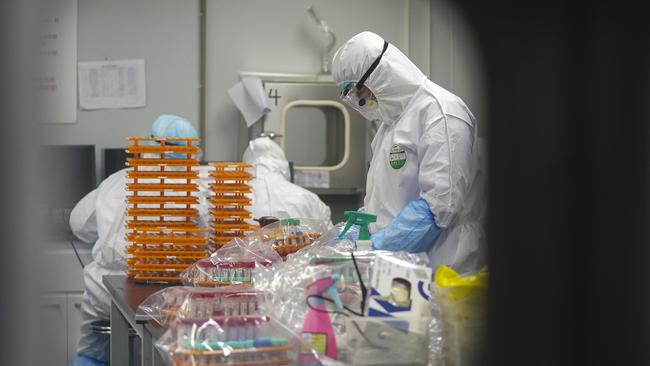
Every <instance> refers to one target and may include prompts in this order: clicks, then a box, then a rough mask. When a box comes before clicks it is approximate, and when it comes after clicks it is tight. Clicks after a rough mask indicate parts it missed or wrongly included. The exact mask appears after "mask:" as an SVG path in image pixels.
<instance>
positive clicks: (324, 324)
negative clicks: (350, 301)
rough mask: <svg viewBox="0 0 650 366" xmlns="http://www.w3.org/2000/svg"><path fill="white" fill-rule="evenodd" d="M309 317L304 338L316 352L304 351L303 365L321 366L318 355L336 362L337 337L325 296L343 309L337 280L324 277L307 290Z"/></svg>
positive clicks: (306, 318) (303, 332)
mask: <svg viewBox="0 0 650 366" xmlns="http://www.w3.org/2000/svg"><path fill="white" fill-rule="evenodd" d="M306 290H307V296H308V297H307V303H308V304H309V306H308V307H307V316H305V321H304V322H303V325H302V338H303V340H304V341H305V343H307V344H308V345H310V346H311V348H312V349H313V350H314V351H315V352H316V354H314V353H312V352H311V351H310V350H307V349H304V348H303V349H302V350H301V352H300V364H301V365H320V362H319V361H318V359H317V355H325V356H327V357H329V358H331V359H333V360H336V335H335V334H334V327H333V326H332V320H331V319H330V315H329V313H328V312H327V306H326V305H325V300H324V299H323V294H325V293H327V294H328V295H329V298H330V299H331V300H332V301H334V304H335V305H336V308H337V310H342V309H343V304H342V303H341V299H340V298H339V295H338V292H337V290H336V280H335V279H333V278H332V277H330V276H327V277H323V278H321V279H318V280H316V281H314V282H312V283H310V284H309V285H308V286H307V288H306Z"/></svg>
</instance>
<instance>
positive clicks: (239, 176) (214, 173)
mask: <svg viewBox="0 0 650 366" xmlns="http://www.w3.org/2000/svg"><path fill="white" fill-rule="evenodd" d="M210 176H211V177H213V178H215V179H226V180H240V181H241V180H243V181H246V180H251V179H252V178H253V174H251V173H249V172H247V171H245V170H219V169H215V170H211V171H210Z"/></svg>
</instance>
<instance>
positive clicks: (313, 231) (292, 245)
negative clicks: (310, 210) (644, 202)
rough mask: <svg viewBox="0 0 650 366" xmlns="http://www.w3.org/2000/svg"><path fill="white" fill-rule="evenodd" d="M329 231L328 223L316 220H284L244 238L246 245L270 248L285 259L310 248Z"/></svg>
mask: <svg viewBox="0 0 650 366" xmlns="http://www.w3.org/2000/svg"><path fill="white" fill-rule="evenodd" d="M326 231H327V223H325V222H323V221H321V220H314V219H302V218H301V219H298V218H292V219H284V220H280V221H276V222H274V223H272V224H269V225H267V226H264V227H263V228H261V229H259V230H257V231H256V232H254V233H252V234H250V235H248V236H247V237H245V238H243V241H244V243H246V245H249V246H250V245H261V244H264V245H266V246H270V247H272V248H273V249H275V251H276V252H277V253H278V254H279V255H280V256H281V257H282V258H285V257H286V256H287V255H289V254H291V253H295V252H297V251H298V250H300V249H302V248H305V247H308V246H309V245H311V244H313V243H314V242H316V241H317V240H318V239H319V238H320V237H321V236H322V234H323V233H324V232H326Z"/></svg>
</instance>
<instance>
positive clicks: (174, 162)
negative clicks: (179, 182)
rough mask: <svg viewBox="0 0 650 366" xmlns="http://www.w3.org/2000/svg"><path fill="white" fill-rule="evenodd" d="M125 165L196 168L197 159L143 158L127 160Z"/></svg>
mask: <svg viewBox="0 0 650 366" xmlns="http://www.w3.org/2000/svg"><path fill="white" fill-rule="evenodd" d="M126 165H128V166H133V167H137V166H165V165H169V166H197V165H199V161H198V160H197V159H164V158H162V159H144V158H127V159H126Z"/></svg>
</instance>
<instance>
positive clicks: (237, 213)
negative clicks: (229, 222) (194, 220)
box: [210, 208, 251, 219]
mask: <svg viewBox="0 0 650 366" xmlns="http://www.w3.org/2000/svg"><path fill="white" fill-rule="evenodd" d="M210 214H211V215H212V218H215V219H217V218H229V217H230V218H238V219H248V218H250V217H251V213H250V212H249V211H247V210H244V209H230V208H229V209H219V210H217V209H216V208H211V209H210Z"/></svg>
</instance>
